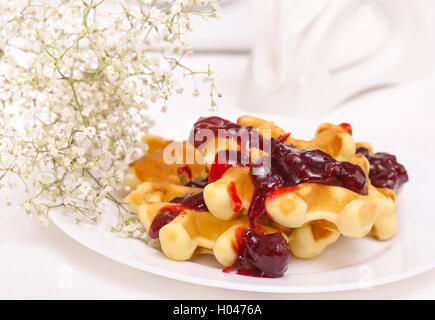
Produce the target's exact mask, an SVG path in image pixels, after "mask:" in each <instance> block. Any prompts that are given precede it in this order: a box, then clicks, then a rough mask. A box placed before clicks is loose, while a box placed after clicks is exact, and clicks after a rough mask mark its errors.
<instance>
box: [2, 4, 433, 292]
mask: <svg viewBox="0 0 435 320" xmlns="http://www.w3.org/2000/svg"><path fill="white" fill-rule="evenodd" d="M245 4H246V1H243V0H240V1H238V2H235V3H234V4H233V5H232V6H231V7H232V9H231V10H233V11H232V12H233V13H234V12H236V13H237V12H238V14H237V15H236V14H227V15H225V11H224V12H223V19H222V20H221V21H220V22H218V23H217V24H214V25H207V26H206V27H204V28H202V29H201V32H198V33H196V34H195V35H194V36H193V37H192V42H193V43H194V46H195V47H196V48H198V49H200V50H199V51H201V52H202V54H198V55H197V56H196V57H194V58H192V59H191V61H190V62H189V63H190V65H193V66H198V67H204V66H206V65H207V63H211V64H212V66H213V67H214V70H215V71H216V73H217V75H218V78H217V84H218V87H219V89H220V91H221V92H222V93H223V97H222V98H221V99H220V101H219V107H220V112H221V114H225V110H230V109H236V108H237V97H238V95H237V94H238V88H239V86H240V82H241V81H242V79H243V75H244V71H245V69H246V66H247V64H248V55H247V50H248V48H249V46H250V45H251V44H252V42H253V41H254V33H253V30H252V28H253V21H252V19H250V18H249V16H250V11H249V10H250V9H249V6H246V5H245ZM225 10H227V11H228V12H230V11H231V10H230V8H228V9H225ZM240 15H244V17H245V18H244V19H243V23H237V22H238V21H239V19H238V18H237V17H240ZM234 23H235V24H236V25H237V32H234V30H232V29H231V28H233V27H232V26H234ZM212 36H213V37H212ZM211 39H213V40H211ZM217 44H218V45H217ZM215 48H219V51H220V53H219V54H216V52H215V51H216V50H215ZM231 52H232V54H230V53H231ZM191 89H193V88H191V87H189V84H187V85H186V91H185V94H184V95H183V96H181V97H176V98H175V99H173V100H172V101H171V104H170V107H169V108H170V109H169V112H168V115H166V116H164V117H168V118H171V117H172V118H174V117H176V116H178V115H179V114H183V115H184V117H185V118H186V120H185V121H186V125H187V126H189V125H190V124H191V123H192V122H191V121H192V120H194V119H195V118H197V117H198V116H199V115H201V114H204V113H207V108H208V107H207V101H208V100H207V97H206V96H205V95H204V96H200V97H199V98H197V99H195V100H193V98H191V94H190V93H191ZM434 89H435V75H428V76H427V77H425V78H423V79H420V80H418V81H415V82H413V83H409V84H405V85H402V86H399V87H395V88H390V89H385V90H382V91H376V92H372V93H370V94H367V95H365V96H362V97H360V98H358V99H356V100H353V101H350V102H349V103H348V104H346V105H345V106H343V107H342V108H340V109H339V110H337V111H336V112H334V113H331V114H329V115H327V116H326V117H323V118H322V119H319V122H320V120H329V121H335V122H338V121H340V122H344V121H348V122H351V123H352V124H353V125H354V130H355V129H356V131H357V132H360V134H361V135H364V137H367V138H370V139H369V140H371V141H376V136H377V135H381V134H382V135H388V137H389V138H390V141H391V148H390V149H389V151H390V150H391V149H392V151H394V150H395V149H396V150H397V148H400V145H402V144H406V145H408V146H409V145H410V146H412V147H413V148H414V149H415V150H416V152H421V153H424V154H425V155H427V156H428V157H431V158H432V159H435V151H434V150H433V148H434V146H435V135H434V134H433V129H434V124H435V120H434V119H435V112H434V110H435V109H434V103H435V90H434ZM241 112H243V111H241ZM164 117H163V119H164ZM158 118H159V119H160V118H162V116H160V115H159V116H158ZM183 121H184V120H183ZM367 124H369V125H367ZM157 125H158V127H160V128H162V127H164V126H165V122H161V121H160V120H159V122H158V123H157ZM309 129H310V130H308V129H307V132H304V133H302V134H309V133H310V132H312V131H313V130H314V128H309ZM429 169H430V168H428V170H429ZM411 178H412V177H411ZM429 192H430V191H429V190H428V193H427V194H426V195H422V196H426V197H427V196H429V194H430V193H429ZM15 200H18V201H19V200H23V199H15ZM434 211H435V210H434ZM434 214H435V212H434ZM0 219H1V223H0V257H1V260H0V261H1V263H0V298H3V299H4V298H60V299H64V298H84V299H93V298H110V299H112V298H116V299H137V298H139V299H219V298H222V299H318V298H327V299H339V298H355V299H367V298H370V299H387V298H399V299H407V298H410V299H417V298H418V299H422V298H423V299H424V298H435V270H432V271H429V272H426V273H424V274H421V275H418V276H415V277H413V278H410V279H406V280H402V281H399V282H396V283H393V284H389V285H383V286H380V287H376V288H372V289H360V290H355V291H350V292H336V293H322V294H261V293H249V292H240V291H231V290H226V289H217V288H209V287H205V286H199V285H193V284H188V283H184V282H180V281H176V280H170V279H166V278H163V277H160V276H156V275H152V274H148V273H146V272H142V271H139V270H136V269H133V268H131V267H128V266H125V265H122V264H119V263H117V262H114V261H111V260H110V259H108V258H106V257H104V256H101V255H99V254H97V253H95V252H93V251H91V250H90V249H87V248H85V247H84V246H82V245H81V244H79V243H77V242H75V241H74V240H72V239H70V238H69V237H68V236H66V235H65V234H64V233H63V232H62V231H60V230H59V229H58V228H57V227H56V226H54V225H50V226H48V227H45V228H44V227H42V226H41V225H40V224H39V222H38V221H36V220H33V219H30V218H29V217H27V216H25V215H24V214H23V213H21V212H20V211H18V210H17V209H15V207H0ZM399 223H400V222H399Z"/></svg>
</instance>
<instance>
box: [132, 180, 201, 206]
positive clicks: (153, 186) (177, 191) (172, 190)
mask: <svg viewBox="0 0 435 320" xmlns="http://www.w3.org/2000/svg"><path fill="white" fill-rule="evenodd" d="M201 190H202V189H201V188H192V187H186V186H182V185H178V184H173V183H165V182H143V183H142V184H140V185H139V186H138V187H137V188H136V189H135V190H133V191H132V192H130V194H129V195H128V196H127V197H125V199H124V202H125V203H126V204H127V205H128V206H129V208H130V210H131V211H132V212H134V213H137V211H138V206H139V205H140V204H141V203H142V202H143V201H157V202H169V201H171V200H172V199H174V198H176V197H180V196H182V195H184V194H186V193H189V192H190V193H196V192H199V191H201Z"/></svg>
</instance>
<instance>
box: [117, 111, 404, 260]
mask: <svg viewBox="0 0 435 320" xmlns="http://www.w3.org/2000/svg"><path fill="white" fill-rule="evenodd" d="M238 123H239V124H240V125H243V126H252V127H253V128H255V129H256V130H258V131H259V132H260V134H261V135H262V136H263V137H265V138H266V139H267V138H271V137H273V138H275V139H279V140H280V141H281V142H283V143H287V144H292V145H294V146H295V147H296V148H298V149H320V150H322V151H324V152H327V153H329V154H330V155H331V156H333V157H334V158H335V159H337V160H339V161H344V160H345V161H349V162H352V163H354V164H357V165H359V166H360V167H361V168H362V169H363V170H364V172H365V173H366V176H367V184H368V194H367V195H361V194H359V193H356V192H353V191H351V190H349V189H346V188H342V187H336V186H330V185H325V184H316V183H302V184H299V185H298V186H296V187H292V188H288V189H285V188H282V189H279V190H278V191H277V192H275V193H272V194H271V195H269V196H268V197H267V199H266V201H265V208H266V212H267V217H266V216H263V217H261V218H260V219H259V220H258V221H257V225H259V226H260V227H261V228H262V229H263V230H265V231H266V232H267V233H276V232H281V233H282V234H283V235H284V237H285V239H287V240H288V245H289V248H290V251H291V252H292V255H293V256H295V257H297V258H301V259H307V258H312V257H315V256H317V255H318V254H320V253H321V252H323V251H324V250H325V249H326V247H327V246H329V245H331V244H333V243H334V242H336V241H337V240H338V239H339V237H340V235H343V236H346V237H353V238H360V237H364V236H366V235H370V236H372V237H374V238H376V239H378V240H387V239H390V238H391V237H392V236H393V235H394V233H395V231H396V228H397V218H396V211H395V210H396V194H395V193H394V191H392V190H390V189H385V188H376V187H374V186H373V185H372V184H371V183H370V179H369V178H368V174H369V170H370V165H369V163H368V160H367V159H366V158H365V157H364V156H362V155H359V154H357V155H355V151H356V148H359V147H364V148H367V149H368V150H369V152H370V153H371V152H372V150H373V148H372V146H371V145H370V144H369V143H367V142H364V143H357V144H355V142H354V140H353V138H352V135H351V132H349V130H346V127H345V126H344V127H343V126H336V125H332V124H328V123H324V124H321V125H320V126H319V127H318V129H317V131H316V134H315V137H314V138H313V139H312V140H311V141H305V140H298V139H294V138H292V137H290V136H289V135H286V132H285V131H284V130H283V129H281V128H279V127H278V126H276V125H275V124H274V123H273V122H269V121H266V120H263V119H259V118H255V117H250V116H242V117H240V118H239V119H238ZM143 140H144V142H145V143H147V144H148V149H147V152H146V154H145V156H144V157H142V158H141V159H139V160H137V161H135V162H133V163H132V164H131V165H130V169H131V171H132V172H133V173H134V175H135V181H133V183H132V186H133V187H134V188H136V189H135V190H133V191H132V192H131V193H130V194H129V195H128V196H127V197H126V198H125V202H126V203H128V205H129V207H130V209H131V210H132V211H133V212H135V213H137V214H138V217H139V220H140V222H141V223H142V225H143V226H144V228H145V229H146V230H149V229H150V226H151V224H152V222H153V220H154V218H155V217H156V216H157V215H158V214H159V212H160V210H161V209H162V208H167V207H168V206H169V207H170V206H177V204H174V203H170V201H171V200H172V199H173V198H175V197H179V196H182V195H184V194H186V193H189V192H190V193H196V192H199V191H201V190H203V194H204V200H205V203H206V205H207V207H208V210H209V211H195V210H191V209H187V208H184V207H183V209H182V213H180V214H179V215H178V216H176V217H175V218H174V219H173V220H172V221H171V222H169V223H167V224H166V225H164V226H163V227H162V228H161V229H160V231H159V234H158V236H159V241H160V244H161V248H162V251H163V253H164V254H165V255H166V256H167V257H168V258H170V259H173V260H187V259H190V258H191V257H192V256H194V255H195V254H213V255H214V256H215V257H216V259H217V260H218V261H219V262H220V263H221V264H222V265H224V266H231V265H233V264H234V262H235V260H236V259H237V256H238V246H239V245H240V234H241V232H244V230H247V229H248V228H249V227H250V223H249V219H248V217H247V215H246V213H247V211H248V209H249V206H250V204H251V199H252V196H253V193H254V185H253V183H252V181H251V177H250V174H249V170H250V169H249V168H248V167H232V168H230V169H228V170H227V171H226V172H225V173H224V174H223V176H222V177H221V178H220V179H219V180H217V181H215V182H213V183H210V184H208V185H207V186H206V187H205V188H204V189H201V188H192V187H187V186H184V185H183V184H185V183H186V182H187V181H189V179H188V177H187V176H186V172H181V173H180V170H179V169H180V167H182V166H184V164H185V163H186V162H189V161H187V160H188V159H187V158H186V155H187V153H189V152H193V154H194V164H189V168H190V171H191V173H192V177H191V179H192V180H193V181H200V180H202V179H204V178H206V177H207V169H206V167H205V165H204V163H205V164H211V163H213V161H214V158H215V155H216V152H217V151H219V150H238V151H241V150H240V146H239V145H238V144H237V142H236V141H235V140H234V139H231V138H213V139H210V140H209V142H208V144H207V145H205V146H202V148H201V149H200V151H198V150H196V149H195V148H194V147H193V146H191V145H190V144H189V143H187V142H173V141H171V140H166V139H163V138H160V137H157V136H150V135H148V136H145V137H144V139H143ZM179 147H181V149H182V150H183V152H182V154H178V155H174V154H172V158H174V157H175V158H177V157H178V159H177V163H178V164H167V163H165V161H163V160H164V157H165V152H166V153H167V152H168V150H169V149H168V148H172V149H175V148H179ZM250 151H251V154H250V155H251V158H250V160H251V161H255V160H256V159H257V158H258V157H260V156H262V155H263V152H262V151H261V150H255V149H253V150H250ZM166 155H167V154H166ZM234 193H235V194H236V198H238V199H239V200H240V202H241V205H240V206H235V204H234V203H233V202H234ZM235 210H236V211H235Z"/></svg>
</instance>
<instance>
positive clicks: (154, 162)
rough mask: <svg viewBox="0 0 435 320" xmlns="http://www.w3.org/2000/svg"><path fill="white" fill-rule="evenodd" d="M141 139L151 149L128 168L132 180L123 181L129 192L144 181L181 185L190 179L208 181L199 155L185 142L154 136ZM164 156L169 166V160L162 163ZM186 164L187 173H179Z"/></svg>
mask: <svg viewBox="0 0 435 320" xmlns="http://www.w3.org/2000/svg"><path fill="white" fill-rule="evenodd" d="M143 140H144V141H147V143H150V144H151V147H150V148H149V149H148V151H147V153H146V154H145V155H144V156H143V157H141V158H140V159H138V160H136V161H134V162H132V163H130V165H129V170H130V172H131V173H132V175H133V179H131V180H129V181H126V185H128V186H129V187H131V188H132V189H134V188H136V187H137V186H138V185H139V184H141V183H142V182H145V181H149V182H161V183H170V184H184V183H186V182H188V181H189V180H193V181H200V180H203V179H204V178H207V172H206V168H205V166H204V164H203V163H204V160H203V157H202V155H201V154H200V153H199V152H198V151H197V150H195V148H194V147H193V146H191V145H190V144H189V143H188V142H174V141H170V140H164V139H162V138H158V137H155V136H145V138H144V139H143ZM165 148H167V149H166V150H165ZM175 150H180V152H176V151H175ZM165 152H166V153H165ZM165 155H166V156H169V157H170V159H171V160H172V162H173V163H169V164H168V163H167V162H168V161H164V160H165ZM189 157H191V158H193V159H189ZM186 165H188V166H189V172H187V173H186V172H182V171H181V172H180V168H183V167H184V166H186ZM189 174H190V175H191V177H189V176H188V175H189Z"/></svg>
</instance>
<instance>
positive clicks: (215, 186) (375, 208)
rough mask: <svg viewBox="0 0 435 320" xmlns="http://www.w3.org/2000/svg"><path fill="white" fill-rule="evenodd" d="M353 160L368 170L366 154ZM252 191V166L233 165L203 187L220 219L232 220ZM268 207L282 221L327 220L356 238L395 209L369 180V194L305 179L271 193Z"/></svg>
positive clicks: (297, 223) (294, 223) (247, 202)
mask: <svg viewBox="0 0 435 320" xmlns="http://www.w3.org/2000/svg"><path fill="white" fill-rule="evenodd" d="M351 160H352V162H354V163H357V164H359V165H360V166H361V167H362V168H363V170H364V171H365V172H366V173H367V172H368V170H369V164H368V161H367V159H366V158H364V157H363V156H361V155H355V156H354V157H353V158H352V159H351ZM231 184H233V185H234V186H235V189H236V192H237V195H238V198H239V199H240V200H241V202H242V206H241V209H240V210H239V211H238V212H234V210H232V209H231V208H233V204H232V201H233V197H232V194H231V193H230V191H229V187H230V185H231ZM253 193H254V186H253V184H252V182H251V180H250V176H249V168H231V169H229V170H228V171H227V172H226V173H225V174H224V175H223V176H222V178H221V179H219V180H218V181H216V182H214V183H211V184H209V185H207V186H206V187H205V188H204V199H205V201H206V204H207V207H208V208H209V210H210V212H211V213H212V214H213V215H215V216H216V217H217V218H218V219H222V220H231V219H234V218H237V217H239V216H241V215H243V214H244V213H246V210H248V208H249V205H250V201H251V198H252V196H253ZM265 207H266V210H267V213H268V215H269V217H270V218H271V219H272V220H273V221H275V222H277V223H278V224H280V225H283V226H286V227H290V228H299V227H302V226H303V225H305V224H306V223H308V222H310V221H316V220H324V221H327V222H329V223H330V225H331V226H334V227H335V230H337V231H339V232H340V233H341V234H343V235H345V236H347V237H354V238H360V237H364V236H365V235H367V234H368V233H369V232H370V230H371V229H372V226H373V225H374V223H375V221H376V220H377V219H378V217H380V216H384V217H387V216H388V217H391V216H392V215H393V213H394V212H395V205H394V202H393V200H392V199H391V198H389V197H386V196H385V195H384V194H382V193H381V192H379V191H378V190H377V188H375V187H373V186H372V185H371V184H370V183H369V186H368V195H367V196H364V195H360V194H358V193H355V192H353V191H350V190H348V189H345V188H341V187H335V186H328V185H322V184H315V183H303V184H300V185H299V186H297V188H295V189H291V191H289V192H287V193H285V192H282V191H280V192H279V194H277V195H276V196H275V195H274V194H272V195H270V196H269V197H268V199H267V200H266V203H265ZM394 216H395V213H394ZM378 227H380V225H379V226H378Z"/></svg>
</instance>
